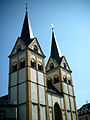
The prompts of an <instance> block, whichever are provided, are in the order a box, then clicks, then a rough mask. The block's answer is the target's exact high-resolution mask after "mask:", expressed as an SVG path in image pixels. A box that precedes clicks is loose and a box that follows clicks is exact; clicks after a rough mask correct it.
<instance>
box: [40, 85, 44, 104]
mask: <svg viewBox="0 0 90 120" xmlns="http://www.w3.org/2000/svg"><path fill="white" fill-rule="evenodd" d="M39 98H40V104H43V105H45V88H44V87H43V86H40V85H39Z"/></svg>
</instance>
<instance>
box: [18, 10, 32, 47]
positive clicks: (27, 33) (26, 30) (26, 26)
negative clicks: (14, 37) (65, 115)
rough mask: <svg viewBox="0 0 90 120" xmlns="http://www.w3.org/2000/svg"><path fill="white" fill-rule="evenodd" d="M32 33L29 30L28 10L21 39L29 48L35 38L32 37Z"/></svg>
mask: <svg viewBox="0 0 90 120" xmlns="http://www.w3.org/2000/svg"><path fill="white" fill-rule="evenodd" d="M30 33H31V31H30V29H29V20H28V12H27V10H26V14H25V18H24V23H23V28H22V32H21V36H20V38H21V39H22V40H23V41H24V43H25V44H26V45H27V46H28V45H29V44H30V43H31V42H32V41H33V39H34V38H31V35H30Z"/></svg>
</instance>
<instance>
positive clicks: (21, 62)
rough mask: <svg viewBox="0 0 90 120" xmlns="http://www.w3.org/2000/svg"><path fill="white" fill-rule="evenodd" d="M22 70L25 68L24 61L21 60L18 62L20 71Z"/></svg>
mask: <svg viewBox="0 0 90 120" xmlns="http://www.w3.org/2000/svg"><path fill="white" fill-rule="evenodd" d="M22 68H25V60H24V59H22V60H21V61H20V69H22Z"/></svg>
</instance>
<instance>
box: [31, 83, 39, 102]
mask: <svg viewBox="0 0 90 120" xmlns="http://www.w3.org/2000/svg"><path fill="white" fill-rule="evenodd" d="M31 101H32V102H34V103H38V99H37V84H35V83H32V82H31Z"/></svg>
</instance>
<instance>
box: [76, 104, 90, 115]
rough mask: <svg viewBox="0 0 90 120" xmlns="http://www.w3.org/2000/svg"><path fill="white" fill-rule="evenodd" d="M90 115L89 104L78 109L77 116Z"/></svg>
mask: <svg viewBox="0 0 90 120" xmlns="http://www.w3.org/2000/svg"><path fill="white" fill-rule="evenodd" d="M84 114H90V103H87V104H85V105H83V106H82V107H81V108H80V109H78V116H81V115H84Z"/></svg>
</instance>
